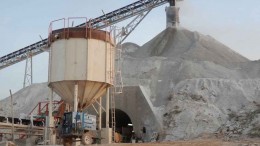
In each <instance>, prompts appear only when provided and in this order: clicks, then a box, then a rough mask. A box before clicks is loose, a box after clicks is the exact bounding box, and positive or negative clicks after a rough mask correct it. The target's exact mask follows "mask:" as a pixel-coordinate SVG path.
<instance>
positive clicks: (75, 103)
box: [73, 82, 78, 112]
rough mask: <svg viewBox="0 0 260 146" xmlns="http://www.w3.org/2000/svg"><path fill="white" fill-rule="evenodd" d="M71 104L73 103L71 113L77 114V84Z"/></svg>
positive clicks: (76, 84)
mask: <svg viewBox="0 0 260 146" xmlns="http://www.w3.org/2000/svg"><path fill="white" fill-rule="evenodd" d="M73 102H74V106H73V111H74V112H77V109H78V82H76V83H75V87H74V100H73Z"/></svg>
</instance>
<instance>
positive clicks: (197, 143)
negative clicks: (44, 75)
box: [99, 139, 260, 146]
mask: <svg viewBox="0 0 260 146" xmlns="http://www.w3.org/2000/svg"><path fill="white" fill-rule="evenodd" d="M99 146H260V139H259V140H248V141H242V142H223V141H219V140H192V141H176V142H163V143H135V144H123V143H122V144H103V145H99Z"/></svg>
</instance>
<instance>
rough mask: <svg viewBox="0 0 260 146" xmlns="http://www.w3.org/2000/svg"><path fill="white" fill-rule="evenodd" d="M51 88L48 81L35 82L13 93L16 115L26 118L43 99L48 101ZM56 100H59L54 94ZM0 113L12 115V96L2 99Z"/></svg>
mask: <svg viewBox="0 0 260 146" xmlns="http://www.w3.org/2000/svg"><path fill="white" fill-rule="evenodd" d="M50 93H51V92H50V89H49V87H48V86H47V83H38V84H33V85H31V86H29V87H26V88H24V89H21V90H19V91H18V92H16V93H15V94H13V104H14V117H16V118H25V117H26V116H28V114H29V113H30V112H31V111H32V110H33V108H34V107H35V106H36V105H37V104H38V103H39V102H42V101H47V100H48V98H49V97H50V95H51V94H50ZM53 98H54V100H59V99H60V97H58V96H57V95H56V94H54V97H53ZM0 115H1V116H7V117H11V98H10V97H8V98H5V99H3V100H1V101H0Z"/></svg>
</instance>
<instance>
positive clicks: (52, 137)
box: [48, 88, 56, 145]
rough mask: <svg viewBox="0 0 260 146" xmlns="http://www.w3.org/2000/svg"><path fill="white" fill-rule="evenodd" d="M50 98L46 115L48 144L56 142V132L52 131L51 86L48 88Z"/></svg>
mask: <svg viewBox="0 0 260 146" xmlns="http://www.w3.org/2000/svg"><path fill="white" fill-rule="evenodd" d="M50 92H51V93H50V95H51V96H50V99H49V106H48V108H49V109H48V111H49V113H48V116H49V122H48V127H49V130H48V131H49V132H48V133H49V141H50V144H52V145H53V144H55V143H56V134H55V131H54V118H53V116H52V113H53V89H52V88H51V89H50Z"/></svg>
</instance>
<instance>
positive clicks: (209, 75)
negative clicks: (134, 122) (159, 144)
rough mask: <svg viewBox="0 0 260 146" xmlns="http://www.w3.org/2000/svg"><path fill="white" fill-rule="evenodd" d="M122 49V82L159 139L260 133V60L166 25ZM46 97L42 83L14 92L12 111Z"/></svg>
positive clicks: (4, 105) (5, 104)
mask: <svg viewBox="0 0 260 146" xmlns="http://www.w3.org/2000/svg"><path fill="white" fill-rule="evenodd" d="M123 48H124V51H123V61H122V62H121V63H122V77H123V82H124V86H139V87H142V91H143V92H145V97H146V98H145V100H149V102H148V103H149V106H152V107H151V108H152V111H153V112H154V115H155V117H156V118H157V119H156V121H158V122H159V125H162V126H160V127H161V128H160V129H159V130H158V129H156V131H154V132H157V133H159V138H160V139H161V140H165V141H168V140H177V139H192V138H197V137H201V136H203V135H205V134H206V135H211V134H213V135H214V136H218V137H225V138H238V137H239V138H241V137H242V136H250V137H257V138H259V137H260V122H259V121H260V60H258V61H250V60H248V59H247V58H245V57H243V56H241V55H240V54H238V53H236V52H235V51H233V50H231V49H230V48H228V47H226V46H225V45H223V44H221V43H220V42H218V41H217V40H215V39H214V38H212V37H210V36H205V35H202V34H200V33H198V32H191V31H189V30H186V29H183V28H178V29H176V28H167V29H165V30H164V31H162V32H161V33H160V34H158V35H157V36H155V37H154V38H153V39H152V40H150V41H149V42H147V43H146V44H144V45H143V46H138V45H136V44H134V43H125V44H124V45H123ZM124 94H127V93H124ZM47 97H49V89H48V87H47V83H44V84H34V85H32V86H30V87H27V88H25V89H22V90H20V91H18V92H17V93H15V94H14V100H15V104H16V105H15V106H14V107H15V114H16V115H17V116H18V115H20V114H21V113H25V114H26V113H29V112H30V111H31V110H32V108H33V107H34V106H35V105H36V104H37V103H38V102H39V101H44V100H45V99H46V98H47ZM55 98H56V99H59V97H55ZM9 102H10V99H4V100H2V101H1V102H0V107H1V108H0V114H1V115H3V114H5V115H10V106H9V105H10V104H9ZM32 105H33V106H32ZM139 119H140V118H139ZM143 123H145V124H146V125H147V126H148V128H149V127H153V126H154V125H153V123H152V122H150V123H149V120H147V119H146V120H145V121H143ZM152 130H154V129H152ZM152 130H149V129H147V131H152ZM150 134H151V133H150Z"/></svg>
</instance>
